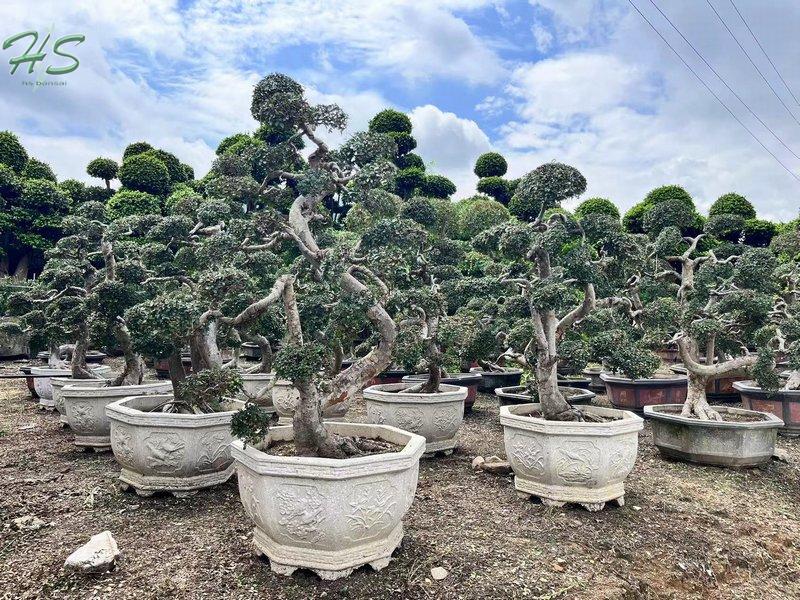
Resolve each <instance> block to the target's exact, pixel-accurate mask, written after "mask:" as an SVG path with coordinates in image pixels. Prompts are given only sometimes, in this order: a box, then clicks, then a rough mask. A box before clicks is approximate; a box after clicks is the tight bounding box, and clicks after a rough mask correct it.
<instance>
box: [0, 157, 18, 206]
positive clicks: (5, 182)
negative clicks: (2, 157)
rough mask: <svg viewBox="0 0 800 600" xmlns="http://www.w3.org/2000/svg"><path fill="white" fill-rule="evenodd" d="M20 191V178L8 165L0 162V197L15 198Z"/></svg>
mask: <svg viewBox="0 0 800 600" xmlns="http://www.w3.org/2000/svg"><path fill="white" fill-rule="evenodd" d="M21 192H22V180H21V179H20V178H19V177H18V176H17V174H16V173H15V172H14V169H12V168H11V167H9V166H8V165H4V164H0V198H8V199H11V198H16V197H17V196H19V195H20V193H21Z"/></svg>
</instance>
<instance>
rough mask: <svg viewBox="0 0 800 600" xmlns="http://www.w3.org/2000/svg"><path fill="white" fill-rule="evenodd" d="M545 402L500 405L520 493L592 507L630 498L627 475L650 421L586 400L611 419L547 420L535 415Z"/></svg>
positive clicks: (585, 408)
mask: <svg viewBox="0 0 800 600" xmlns="http://www.w3.org/2000/svg"><path fill="white" fill-rule="evenodd" d="M539 408H540V405H539V404H516V405H513V406H504V407H502V408H501V409H500V423H501V424H502V425H503V437H504V440H505V447H506V456H507V457H508V461H509V462H510V463H511V468H512V469H513V470H514V475H515V477H514V487H515V488H516V489H517V491H518V493H520V495H524V496H538V497H539V498H541V499H542V502H543V503H544V504H547V505H549V506H563V505H564V504H566V503H567V502H574V503H576V504H580V505H581V506H583V507H585V508H586V509H587V510H590V511H597V510H602V509H603V507H604V506H605V503H606V502H609V501H611V500H616V502H617V503H618V504H619V505H620V506H622V505H623V504H624V502H625V485H624V484H625V478H626V477H627V476H628V473H630V472H631V469H633V465H634V463H635V462H636V453H637V451H638V447H639V436H638V432H639V431H641V429H642V428H643V427H644V421H643V420H642V418H641V417H638V416H636V415H635V414H633V413H632V412H630V411H623V410H616V409H613V408H601V407H599V406H583V407H581V410H583V411H585V412H589V413H593V414H596V415H599V416H605V417H621V419H619V420H617V421H609V422H606V423H586V422H576V421H547V420H545V419H542V418H538V417H531V416H529V415H530V413H531V412H533V411H536V410H539Z"/></svg>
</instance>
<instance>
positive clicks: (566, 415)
mask: <svg viewBox="0 0 800 600" xmlns="http://www.w3.org/2000/svg"><path fill="white" fill-rule="evenodd" d="M585 189H586V180H585V178H584V177H583V175H581V173H580V172H579V171H578V170H577V169H575V168H574V167H571V166H569V165H564V164H560V163H547V164H544V165H542V166H540V167H538V168H537V169H535V170H533V171H531V172H530V173H528V174H527V175H525V176H524V177H522V178H521V180H520V182H519V185H518V186H517V188H516V192H515V193H514V197H513V198H512V199H511V202H510V203H509V210H510V212H511V213H512V214H514V215H516V216H517V217H518V218H519V219H521V220H524V221H527V223H520V224H511V225H506V226H504V227H502V228H501V229H500V230H499V231H495V232H491V234H489V233H488V232H485V233H487V235H486V236H485V237H486V238H489V240H490V241H491V242H493V245H494V247H495V248H496V251H497V252H499V253H500V254H501V255H503V256H504V257H505V258H506V260H508V261H509V266H510V268H509V270H508V273H507V275H506V277H505V278H504V281H505V282H506V283H507V284H509V285H512V286H515V287H516V288H517V289H518V290H519V293H520V294H521V295H522V297H523V298H524V299H525V300H526V301H527V303H528V305H529V311H530V317H529V320H528V323H527V327H526V328H521V330H520V331H517V332H515V333H516V334H517V335H515V336H513V337H512V336H510V335H509V336H508V339H509V341H510V345H509V349H510V350H511V352H510V353H507V356H511V357H513V358H514V359H515V360H517V361H518V362H519V363H520V364H522V365H523V366H524V367H526V368H528V369H530V370H531V371H532V372H533V374H534V378H535V390H536V394H537V396H538V399H539V402H540V404H541V410H542V414H543V415H544V417H545V418H546V419H551V420H582V419H584V418H585V417H584V415H583V414H582V412H581V411H579V410H575V409H573V408H572V407H571V406H570V405H569V403H568V402H567V401H566V400H565V398H564V396H563V394H562V393H561V392H560V391H559V389H558V377H557V367H558V362H559V359H560V358H561V357H560V356H559V350H558V349H559V347H560V346H561V345H562V344H563V343H564V342H565V341H567V337H566V336H567V334H568V333H570V332H571V331H572V330H573V328H574V326H575V325H576V324H577V323H579V322H580V321H582V320H584V319H585V318H586V317H588V316H589V315H590V314H591V313H592V311H594V310H596V309H598V308H604V307H608V306H614V305H618V304H626V305H627V304H628V302H629V301H628V300H626V299H625V298H623V297H620V296H618V295H617V294H616V293H615V292H616V289H615V286H614V283H613V282H614V280H615V279H619V278H620V273H621V272H624V270H625V269H624V263H625V260H624V259H625V258H626V257H628V258H630V257H632V256H635V252H633V249H634V248H635V243H634V240H633V239H632V238H631V236H630V235H628V234H626V233H625V232H624V231H622V229H621V227H620V226H619V223H617V222H615V221H614V220H613V219H611V218H609V217H608V216H607V215H594V218H593V219H592V220H591V221H590V222H589V223H587V224H585V225H581V223H579V222H578V221H576V220H575V219H574V218H571V217H570V216H569V215H566V214H564V213H563V212H558V210H553V209H559V208H560V204H561V202H563V201H564V200H567V199H569V198H572V197H574V196H577V195H579V194H581V193H582V192H583V191H584V190H585ZM548 211H550V212H549V216H546V215H548ZM589 226H591V227H589ZM492 238H493V239H492ZM477 241H478V242H479V243H480V244H485V243H486V241H487V240H486V239H481V240H477ZM598 288H599V289H600V290H602V292H603V294H604V297H602V299H600V300H598V299H597V289H598ZM520 334H522V335H520ZM526 334H527V335H526ZM520 338H521V339H520ZM587 418H588V417H587Z"/></svg>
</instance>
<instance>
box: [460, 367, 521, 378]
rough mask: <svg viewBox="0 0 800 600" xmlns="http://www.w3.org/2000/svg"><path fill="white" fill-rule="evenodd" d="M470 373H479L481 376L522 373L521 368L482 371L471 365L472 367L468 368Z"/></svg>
mask: <svg viewBox="0 0 800 600" xmlns="http://www.w3.org/2000/svg"><path fill="white" fill-rule="evenodd" d="M473 369H474V370H473ZM470 373H480V374H481V375H482V376H483V375H491V376H493V377H498V376H502V375H522V369H508V370H506V371H484V370H483V369H481V368H480V367H473V368H472V369H470Z"/></svg>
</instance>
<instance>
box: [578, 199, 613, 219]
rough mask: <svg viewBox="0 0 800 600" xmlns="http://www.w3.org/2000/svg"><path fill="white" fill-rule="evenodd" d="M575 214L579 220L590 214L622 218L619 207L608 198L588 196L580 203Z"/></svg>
mask: <svg viewBox="0 0 800 600" xmlns="http://www.w3.org/2000/svg"><path fill="white" fill-rule="evenodd" d="M573 214H574V215H575V218H576V219H578V220H579V221H580V220H581V219H583V218H585V217H588V216H589V215H608V216H609V217H611V218H613V219H617V220H619V218H620V214H619V209H618V208H617V206H616V204H614V203H613V202H612V201H611V200H609V199H608V198H587V199H586V200H584V201H583V202H581V203H580V204H579V205H578V207H577V208H576V209H575V212H574V213H573Z"/></svg>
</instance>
